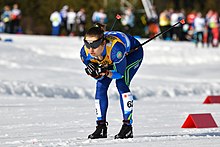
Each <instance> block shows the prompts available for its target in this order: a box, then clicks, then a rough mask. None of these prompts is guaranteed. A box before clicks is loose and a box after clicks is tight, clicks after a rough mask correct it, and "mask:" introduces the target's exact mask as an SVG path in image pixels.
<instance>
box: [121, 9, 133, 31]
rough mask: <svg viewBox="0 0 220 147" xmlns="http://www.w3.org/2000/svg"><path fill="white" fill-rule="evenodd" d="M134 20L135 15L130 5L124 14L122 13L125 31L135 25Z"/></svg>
mask: <svg viewBox="0 0 220 147" xmlns="http://www.w3.org/2000/svg"><path fill="white" fill-rule="evenodd" d="M134 20H135V16H134V14H133V12H132V8H130V7H128V8H127V9H126V10H125V11H124V14H123V15H122V19H121V22H122V25H123V26H124V30H125V31H127V32H129V30H130V29H131V28H133V27H134Z"/></svg>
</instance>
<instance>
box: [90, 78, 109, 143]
mask: <svg viewBox="0 0 220 147" xmlns="http://www.w3.org/2000/svg"><path fill="white" fill-rule="evenodd" d="M111 81H112V80H111V79H110V78H107V77H105V78H103V79H102V80H98V81H97V83H96V95H95V108H96V117H97V120H96V123H97V126H96V130H95V131H94V132H93V133H92V134H90V135H89V136H88V138H90V139H97V138H107V122H106V112H107V108H108V96H107V90H108V87H109V84H110V83H111Z"/></svg>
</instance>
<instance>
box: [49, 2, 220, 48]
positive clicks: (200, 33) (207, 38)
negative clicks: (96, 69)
mask: <svg viewBox="0 0 220 147" xmlns="http://www.w3.org/2000/svg"><path fill="white" fill-rule="evenodd" d="M121 16H122V18H121V24H122V26H123V28H124V30H123V31H125V32H127V33H129V32H131V30H132V29H133V28H134V26H135V14H134V12H133V10H132V8H129V7H128V8H127V9H125V10H124V11H123V12H122V15H121ZM143 16H144V17H141V18H140V20H141V22H142V23H143V25H145V28H144V32H145V36H146V37H153V36H154V35H156V34H157V33H159V32H160V31H164V30H167V29H168V28H170V27H171V26H172V25H174V24H175V23H177V22H178V21H180V20H182V19H184V20H185V21H186V23H185V24H184V25H181V24H179V25H177V26H175V27H174V28H173V29H171V30H170V31H169V32H167V33H164V34H163V35H162V36H161V38H162V39H163V40H173V41H193V42H195V44H196V46H198V45H199V44H201V46H202V47H203V46H204V44H207V46H208V47H209V46H212V47H218V44H219V39H220V37H219V31H220V29H219V28H220V21H219V15H218V13H217V11H214V10H209V11H208V12H207V14H206V15H205V16H203V15H202V13H201V12H196V11H192V12H191V13H189V14H187V15H186V14H185V11H184V10H173V9H169V10H167V9H166V10H164V11H162V12H161V13H160V14H159V15H158V17H155V18H151V19H147V18H146V15H143ZM136 19H137V18H136ZM50 20H51V22H52V27H53V29H52V35H60V33H61V30H62V28H64V30H65V31H64V32H65V33H64V34H65V35H69V36H73V35H77V36H83V35H84V33H85V24H86V22H87V21H86V13H85V9H84V8H81V9H80V10H79V11H78V12H76V11H74V10H73V8H69V7H68V6H67V5H65V6H64V7H63V8H62V9H61V10H60V12H58V11H55V12H53V13H52V14H51V17H50ZM89 21H92V22H93V23H97V22H99V23H104V24H106V23H107V22H108V16H107V14H106V13H105V11H104V9H103V8H101V9H99V10H98V11H94V13H93V15H92V18H91V20H89ZM61 34H63V33H61Z"/></svg>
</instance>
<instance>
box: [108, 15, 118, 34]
mask: <svg viewBox="0 0 220 147" xmlns="http://www.w3.org/2000/svg"><path fill="white" fill-rule="evenodd" d="M115 18H116V19H115V21H114V23H113V25H112V27H111V29H110V31H112V30H113V28H114V26H115V23H116V21H117V20H119V19H121V15H119V14H117V15H116V16H115Z"/></svg>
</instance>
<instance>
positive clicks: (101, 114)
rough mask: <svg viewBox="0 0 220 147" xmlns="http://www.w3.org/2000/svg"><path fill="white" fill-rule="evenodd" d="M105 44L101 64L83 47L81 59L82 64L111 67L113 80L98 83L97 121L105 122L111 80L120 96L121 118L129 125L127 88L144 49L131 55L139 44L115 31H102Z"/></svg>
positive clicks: (130, 107) (130, 117)
mask: <svg viewBox="0 0 220 147" xmlns="http://www.w3.org/2000/svg"><path fill="white" fill-rule="evenodd" d="M104 37H105V39H106V42H107V43H106V45H105V46H104V51H103V53H102V56H103V57H104V59H103V60H102V61H98V60H95V59H94V57H93V56H92V55H90V54H89V53H88V48H86V46H85V45H84V46H83V47H82V49H81V52H80V56H81V59H82V61H83V63H84V64H85V65H87V64H88V63H89V62H96V63H99V64H102V65H113V69H111V70H110V71H111V72H112V77H111V78H109V77H107V76H103V77H102V78H100V79H98V80H97V83H96V94H95V106H96V116H97V121H100V120H104V121H105V120H106V112H107V108H108V95H107V90H108V88H109V85H110V83H111V81H112V79H116V87H117V89H118V92H119V94H120V104H121V109H122V113H123V119H124V120H125V121H127V122H129V124H132V112H133V95H132V93H131V92H130V89H129V85H130V82H131V80H132V78H133V77H134V75H135V73H136V72H137V70H138V69H139V67H140V65H141V62H142V59H143V48H142V47H139V48H138V49H137V50H135V51H133V52H130V50H131V49H134V48H135V47H137V46H138V45H140V43H139V41H138V40H137V39H135V38H134V37H133V36H131V35H129V34H124V33H122V32H118V31H111V32H105V33H104Z"/></svg>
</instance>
